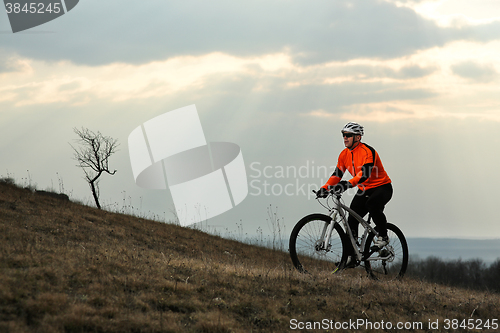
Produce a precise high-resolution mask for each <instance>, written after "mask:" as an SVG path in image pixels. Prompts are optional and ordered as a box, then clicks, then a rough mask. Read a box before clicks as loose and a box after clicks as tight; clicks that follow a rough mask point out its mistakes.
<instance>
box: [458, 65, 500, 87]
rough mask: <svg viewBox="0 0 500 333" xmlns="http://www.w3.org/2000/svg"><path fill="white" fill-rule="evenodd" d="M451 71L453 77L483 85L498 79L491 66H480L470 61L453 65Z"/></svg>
mask: <svg viewBox="0 0 500 333" xmlns="http://www.w3.org/2000/svg"><path fill="white" fill-rule="evenodd" d="M451 70H452V71H453V73H454V74H455V75H458V76H460V77H462V78H464V79H468V80H473V81H477V82H483V83H487V82H491V81H494V80H496V79H497V78H498V77H499V75H498V72H497V71H496V70H495V67H494V66H493V65H491V64H480V63H477V62H475V61H470V60H469V61H464V62H460V63H458V64H456V65H453V66H452V67H451Z"/></svg>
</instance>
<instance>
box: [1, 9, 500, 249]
mask: <svg viewBox="0 0 500 333" xmlns="http://www.w3.org/2000/svg"><path fill="white" fill-rule="evenodd" d="M499 55H500V3H499V2H498V1H496V0H477V1H474V2H471V1H467V0H441V1H432V0H431V1H425V0H422V1H419V0H415V1H410V0H408V1H406V0H401V1H396V0H385V1H383V0H352V1H344V0H339V1H326V0H324V1H321V0H319V1H298V0H272V1H269V0H266V1H260V0H257V1H245V2H243V1H232V0H231V1H229V0H214V1H210V2H208V1H201V0H199V1H182V2H181V1H164V0H161V1H160V0H150V1H137V2H131V1H129V2H127V3H126V4H124V2H123V1H117V0H108V1H96V0H85V1H80V2H79V4H78V5H77V6H76V7H75V8H74V9H73V10H72V11H71V12H68V13H67V14H65V15H63V16H61V17H59V18H58V19H56V20H53V21H51V22H48V23H46V24H44V25H41V26H38V27H35V28H32V29H29V30H26V31H23V32H18V33H15V34H14V33H12V30H11V28H10V25H9V21H8V18H7V14H6V13H5V11H2V10H0V151H1V152H2V159H1V162H0V175H1V176H2V177H12V178H14V179H16V181H17V182H18V183H20V184H23V185H33V186H36V187H37V188H38V189H42V190H44V189H53V190H56V191H63V192H65V193H67V194H68V195H69V196H70V197H71V198H72V199H73V200H78V201H80V202H84V203H87V204H90V205H92V204H93V203H92V197H91V192H90V189H89V187H88V184H87V183H86V182H85V180H84V179H83V176H84V174H83V172H82V170H81V169H79V168H78V167H76V162H75V161H74V160H73V151H72V148H71V146H70V144H73V145H74V144H75V139H76V135H75V133H74V132H73V129H74V128H75V127H76V128H82V127H85V128H89V129H90V130H93V131H100V132H101V133H102V134H104V135H107V136H111V137H113V138H116V139H117V140H118V142H119V143H120V146H119V151H118V152H117V153H115V154H114V155H113V156H112V157H111V159H110V167H111V168H112V169H116V170H117V173H116V174H115V175H114V176H107V175H105V176H103V177H102V178H101V182H100V189H101V203H102V204H103V206H104V207H105V208H106V209H109V210H112V211H122V212H126V213H133V214H136V215H138V216H140V217H149V218H156V219H159V220H162V221H164V220H166V221H171V220H173V219H174V218H175V216H174V214H173V211H174V205H173V201H172V196H171V194H170V192H169V191H168V190H167V191H161V190H150V189H143V188H141V187H139V186H137V185H136V184H135V181H134V177H133V174H132V169H131V163H130V158H129V154H128V147H127V138H128V136H129V134H130V133H131V132H132V130H134V129H135V128H136V127H137V126H140V125H141V124H143V123H144V122H146V121H147V120H149V119H152V118H154V117H156V116H158V115H161V114H164V113H165V112H168V111H171V110H175V109H178V108H181V107H184V106H188V105H192V104H195V105H196V108H197V110H198V113H199V116H200V119H201V123H202V125H203V130H204V133H205V136H206V139H207V141H213V142H216V141H226V142H232V143H236V144H238V145H239V146H240V148H241V151H242V155H243V159H244V162H245V167H246V172H247V177H248V184H249V194H248V196H247V197H246V199H245V200H244V201H243V202H242V203H241V204H239V205H238V206H236V207H235V208H233V209H232V210H230V211H228V212H226V213H224V214H221V215H219V216H216V217H213V218H211V219H209V220H208V221H205V222H204V223H203V226H204V227H205V228H208V229H210V230H214V231H215V232H218V233H220V234H222V235H225V234H227V233H238V234H240V235H243V234H244V235H248V236H249V237H254V235H259V234H260V235H263V236H264V237H269V238H271V237H273V233H276V231H273V220H274V219H278V220H279V223H281V224H282V226H283V228H282V229H280V233H282V234H283V235H284V236H285V237H287V236H288V234H289V233H290V232H291V230H292V228H293V225H294V224H295V223H296V222H297V221H298V220H299V219H300V218H301V217H303V216H305V215H307V214H310V213H316V212H325V210H324V209H323V208H322V207H321V206H320V205H319V204H318V203H317V202H316V200H314V198H313V196H312V194H311V189H317V188H318V187H320V186H321V185H323V184H324V183H325V182H326V180H327V179H328V177H329V176H330V174H331V173H332V172H333V169H334V168H335V165H336V162H337V158H338V155H339V153H340V151H341V150H342V149H343V148H344V146H343V142H342V137H341V135H340V130H341V128H342V127H343V125H344V124H345V123H347V122H349V121H355V122H359V123H361V124H362V125H363V126H364V127H365V136H364V137H363V141H364V142H366V143H367V144H369V145H371V146H372V147H374V148H375V149H376V150H377V152H378V153H379V155H380V157H381V159H382V162H383V164H384V166H385V169H386V171H387V172H388V174H389V176H390V177H391V179H392V181H393V186H394V196H393V199H392V200H391V201H390V202H389V203H388V205H387V207H386V214H387V216H388V220H389V221H390V222H392V223H395V224H396V225H398V226H399V227H400V228H401V229H402V230H403V232H404V233H405V235H406V236H407V237H432V238H439V237H446V238H473V239H483V238H500V223H498V218H497V211H496V209H495V207H496V206H497V205H498V203H497V202H498V198H499V195H498V194H497V189H498V188H499V187H500V179H499V177H497V175H496V172H497V171H496V170H497V168H498V165H500V157H499V154H498V151H499V149H498V147H499V141H500V140H499V138H498V135H497V132H498V130H499V129H500V61H499V60H500V56H499ZM346 179H349V177H348V176H346ZM351 197H352V193H351V192H350V193H347V195H345V196H344V198H345V202H346V203H347V204H348V203H349V202H350V198H351ZM270 216H271V217H270Z"/></svg>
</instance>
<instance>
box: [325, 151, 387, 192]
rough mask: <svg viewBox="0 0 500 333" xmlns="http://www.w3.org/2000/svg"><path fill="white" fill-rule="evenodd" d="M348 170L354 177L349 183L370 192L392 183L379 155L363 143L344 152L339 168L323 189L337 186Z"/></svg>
mask: <svg viewBox="0 0 500 333" xmlns="http://www.w3.org/2000/svg"><path fill="white" fill-rule="evenodd" d="M346 170H348V171H349V173H350V174H351V175H352V176H353V178H352V179H351V180H349V183H351V185H352V186H353V187H354V186H356V185H357V186H358V187H359V188H360V189H365V190H368V189H370V188H374V187H378V186H381V185H385V184H388V183H390V182H391V179H390V178H389V176H388V175H387V172H385V170H384V166H383V165H382V161H381V160H380V157H379V156H378V153H377V152H376V151H375V149H373V148H372V147H370V146H369V145H367V144H366V143H363V142H360V143H359V144H358V145H357V146H356V147H355V148H354V149H353V150H349V149H348V148H346V149H344V150H342V152H341V153H340V155H339V160H338V163H337V168H335V171H334V172H333V174H332V176H331V177H330V179H328V181H327V182H326V184H325V185H323V186H322V187H323V188H325V189H328V186H333V185H335V184H337V183H338V182H339V181H340V180H341V179H342V177H343V176H344V172H345V171H346Z"/></svg>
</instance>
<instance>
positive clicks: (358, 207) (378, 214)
mask: <svg viewBox="0 0 500 333" xmlns="http://www.w3.org/2000/svg"><path fill="white" fill-rule="evenodd" d="M341 132H342V136H343V138H344V145H345V147H346V148H345V149H344V150H342V152H341V153H340V155H339V158H338V163H337V167H336V168H335V171H334V172H333V174H332V175H331V177H330V178H329V179H328V181H327V182H326V184H325V185H323V186H322V187H321V188H320V189H319V191H318V192H317V193H318V197H323V198H324V197H326V196H327V195H328V189H329V188H332V187H333V189H335V190H336V191H340V192H344V191H345V190H347V189H349V188H353V187H355V186H357V187H358V191H357V192H356V195H355V196H354V198H353V199H352V202H351V205H350V208H351V209H352V210H353V211H355V212H356V213H357V214H359V215H360V216H361V217H364V216H365V215H366V214H367V213H370V215H371V217H372V218H373V221H374V222H375V224H376V226H377V230H378V232H379V237H378V238H377V239H376V240H375V242H374V245H375V246H377V247H379V248H382V247H384V246H385V245H387V244H388V243H389V237H388V236H387V218H386V217H385V214H384V208H385V205H386V204H387V203H388V202H389V200H391V198H392V192H393V190H392V184H391V179H390V178H389V176H388V175H387V173H386V172H385V170H384V166H383V165H382V161H381V160H380V157H379V156H378V153H377V152H376V151H375V149H373V148H372V147H370V146H369V145H367V144H366V143H363V142H361V137H362V136H363V135H364V130H363V126H361V125H359V124H358V123H354V122H349V123H347V124H346V125H345V126H344V127H343V128H342V131H341ZM346 170H348V171H349V173H350V174H351V175H352V176H353V178H352V179H351V180H349V181H346V180H342V177H343V176H344V172H345V171H346ZM347 222H348V223H349V226H350V228H351V230H352V233H353V236H354V238H355V239H357V237H358V226H359V222H358V220H356V218H354V217H353V216H349V218H348V219H347ZM348 244H349V245H348V248H347V249H346V250H347V253H348V255H349V257H348V259H347V265H348V266H352V265H353V264H354V261H353V260H352V255H353V254H354V249H353V248H352V244H351V242H349V243H348Z"/></svg>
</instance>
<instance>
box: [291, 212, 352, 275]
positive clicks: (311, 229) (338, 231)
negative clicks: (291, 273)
mask: <svg viewBox="0 0 500 333" xmlns="http://www.w3.org/2000/svg"><path fill="white" fill-rule="evenodd" d="M331 222H332V219H331V217H329V216H327V215H323V214H311V215H308V216H306V217H304V218H302V219H301V220H300V221H299V222H297V224H296V225H295V227H294V228H293V230H292V233H291V235H290V244H289V251H290V257H291V258H292V262H293V265H294V266H295V268H297V270H299V271H300V272H302V273H311V274H316V273H320V272H325V271H326V272H332V273H333V272H337V271H339V270H340V269H341V268H342V267H343V265H344V264H345V262H346V259H347V255H346V254H345V251H344V248H345V244H346V235H345V232H344V230H343V229H342V228H341V227H340V225H338V224H337V223H336V224H335V225H334V226H333V229H332V234H331V236H330V240H329V242H328V244H327V245H326V246H325V244H324V240H325V238H326V237H325V235H326V231H327V228H328V226H329V225H330V223H331Z"/></svg>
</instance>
